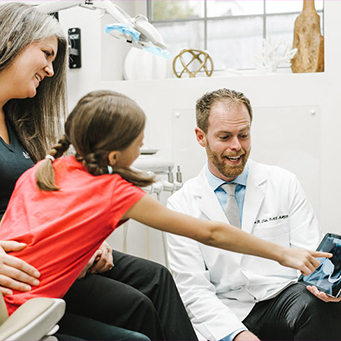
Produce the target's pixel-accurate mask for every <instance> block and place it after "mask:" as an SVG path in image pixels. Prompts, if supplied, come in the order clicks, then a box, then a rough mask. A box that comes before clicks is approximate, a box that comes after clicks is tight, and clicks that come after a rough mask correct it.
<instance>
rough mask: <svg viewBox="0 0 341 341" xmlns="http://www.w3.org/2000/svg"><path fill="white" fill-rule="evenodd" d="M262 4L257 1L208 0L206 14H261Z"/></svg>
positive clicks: (215, 15) (219, 15) (213, 15)
mask: <svg viewBox="0 0 341 341" xmlns="http://www.w3.org/2000/svg"><path fill="white" fill-rule="evenodd" d="M263 9H264V4H263V1H262V0H258V1H247V0H246V1H232V0H208V1H207V16H208V17H222V16H230V15H252V14H263Z"/></svg>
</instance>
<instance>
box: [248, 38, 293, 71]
mask: <svg viewBox="0 0 341 341" xmlns="http://www.w3.org/2000/svg"><path fill="white" fill-rule="evenodd" d="M296 52H297V49H296V48H295V49H291V46H290V44H289V43H288V42H285V41H283V40H281V41H279V42H277V43H272V42H271V37H268V38H267V39H263V48H262V50H261V52H259V53H255V54H254V57H255V61H256V65H257V68H258V69H261V70H267V71H269V72H276V71H277V67H278V66H279V64H281V63H287V64H290V61H291V59H292V58H293V57H294V56H295V54H296Z"/></svg>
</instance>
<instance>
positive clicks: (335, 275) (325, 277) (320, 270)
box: [299, 233, 341, 297]
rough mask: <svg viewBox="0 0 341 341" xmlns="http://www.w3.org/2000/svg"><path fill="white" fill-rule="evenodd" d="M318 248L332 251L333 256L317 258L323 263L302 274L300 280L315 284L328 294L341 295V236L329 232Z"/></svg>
mask: <svg viewBox="0 0 341 341" xmlns="http://www.w3.org/2000/svg"><path fill="white" fill-rule="evenodd" d="M317 250H318V251H326V252H330V253H332V254H333V257H332V258H317V259H318V260H319V261H320V263H321V264H320V265H319V266H318V267H317V268H316V270H315V271H314V272H313V273H311V274H310V275H308V276H303V275H301V276H300V278H299V281H303V282H304V283H306V284H308V285H314V286H316V287H317V288H318V289H320V290H321V291H323V292H325V293H326V294H328V295H331V296H334V297H339V296H340V290H341V236H339V235H336V234H332V233H327V234H326V235H325V236H324V238H323V240H322V242H321V243H320V245H319V246H318V248H317Z"/></svg>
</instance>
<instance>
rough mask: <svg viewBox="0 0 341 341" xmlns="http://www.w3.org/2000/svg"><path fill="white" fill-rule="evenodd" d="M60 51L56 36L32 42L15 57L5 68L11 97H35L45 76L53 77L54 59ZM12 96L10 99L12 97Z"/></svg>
mask: <svg viewBox="0 0 341 341" xmlns="http://www.w3.org/2000/svg"><path fill="white" fill-rule="evenodd" d="M57 52H58V39H57V37H56V36H53V37H50V38H48V39H45V40H42V41H39V42H35V43H32V44H30V45H28V46H27V47H26V48H24V49H23V51H22V52H21V53H20V54H19V55H18V56H17V57H16V58H15V59H14V61H13V63H12V64H11V65H10V66H9V67H8V68H6V69H5V70H3V73H5V72H6V73H7V76H9V78H8V79H9V82H8V83H7V86H9V87H10V93H9V94H10V96H11V98H27V97H30V98H32V97H34V96H35V95H36V93H37V87H38V86H39V84H40V82H42V81H43V79H44V78H45V77H52V76H53V75H54V71H53V65H52V63H53V61H54V60H55V58H56V56H57ZM11 98H10V99H11Z"/></svg>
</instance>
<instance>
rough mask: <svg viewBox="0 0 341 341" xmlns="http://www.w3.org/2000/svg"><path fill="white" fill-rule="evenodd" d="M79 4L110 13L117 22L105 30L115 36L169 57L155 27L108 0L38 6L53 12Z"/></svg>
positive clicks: (135, 45) (50, 3)
mask: <svg viewBox="0 0 341 341" xmlns="http://www.w3.org/2000/svg"><path fill="white" fill-rule="evenodd" d="M76 6H80V7H83V8H87V9H92V10H96V9H100V10H103V11H104V12H105V13H107V14H109V15H111V16H112V17H113V18H114V19H115V21H116V22H117V24H111V25H107V26H106V28H105V32H106V33H107V34H110V35H112V36H113V37H115V38H119V39H124V40H125V41H126V42H127V43H129V44H131V45H132V46H134V47H137V48H139V49H143V50H145V51H147V52H150V53H152V54H155V55H157V56H160V57H163V58H165V59H170V57H171V55H170V53H169V52H168V51H167V48H166V45H165V43H164V41H163V39H162V37H161V35H160V33H159V32H158V31H157V29H156V28H155V27H154V26H153V25H152V24H151V23H150V22H149V21H148V19H147V18H146V17H145V16H143V15H140V14H139V15H137V16H136V17H135V18H132V17H130V16H129V15H128V14H127V13H126V12H125V11H124V10H123V9H122V8H120V7H119V6H117V5H115V4H113V3H112V2H111V1H109V0H96V1H89V0H86V1H84V0H83V1H52V2H47V3H45V4H41V5H39V6H38V8H39V9H40V10H41V11H43V12H45V13H54V12H58V11H61V10H64V9H68V8H72V7H76Z"/></svg>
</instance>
